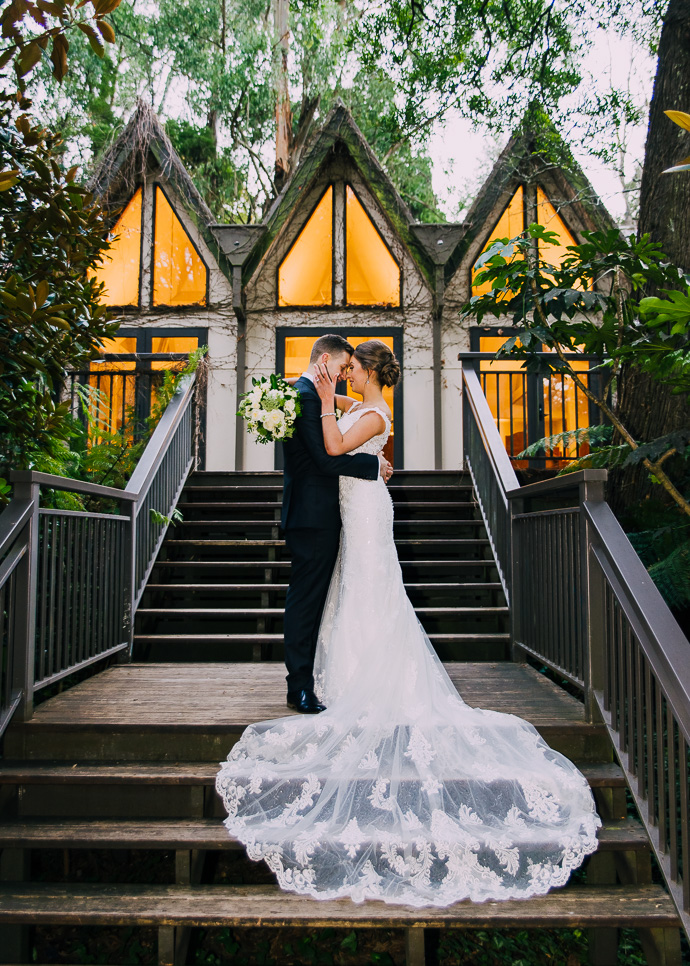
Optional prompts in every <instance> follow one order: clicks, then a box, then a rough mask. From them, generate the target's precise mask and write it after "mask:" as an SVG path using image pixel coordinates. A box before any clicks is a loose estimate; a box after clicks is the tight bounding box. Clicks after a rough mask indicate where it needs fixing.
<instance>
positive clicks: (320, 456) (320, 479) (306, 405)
mask: <svg viewBox="0 0 690 966" xmlns="http://www.w3.org/2000/svg"><path fill="white" fill-rule="evenodd" d="M295 388H296V389H299V393H300V400H301V403H302V414H301V415H300V416H298V417H297V420H296V422H295V434H294V436H293V437H292V438H291V439H286V440H285V442H284V443H283V452H284V455H285V468H284V476H283V481H284V482H283V512H282V519H281V526H282V527H283V530H290V529H297V528H303V529H310V530H330V529H334V530H337V529H339V528H340V506H339V499H338V477H339V476H354V477H356V478H357V479H360V480H375V479H376V478H377V477H378V475H379V472H380V469H379V459H378V456H372V455H370V454H369V453H356V454H355V455H354V456H349V455H347V454H346V455H344V456H329V455H328V453H327V452H326V446H325V444H324V441H323V430H322V428H321V400H320V398H319V395H318V393H317V391H316V389H315V388H314V384H313V383H312V382H310V380H309V379H304V378H300V379H298V380H297V382H296V383H295Z"/></svg>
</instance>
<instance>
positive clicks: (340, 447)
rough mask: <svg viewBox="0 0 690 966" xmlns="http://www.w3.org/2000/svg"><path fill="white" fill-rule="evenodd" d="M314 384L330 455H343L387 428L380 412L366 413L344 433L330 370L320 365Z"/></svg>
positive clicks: (324, 440)
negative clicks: (336, 409)
mask: <svg viewBox="0 0 690 966" xmlns="http://www.w3.org/2000/svg"><path fill="white" fill-rule="evenodd" d="M314 386H315V387H316V391H317V392H318V394H319V397H320V399H321V416H322V419H321V423H322V430H323V442H324V445H325V447H326V452H327V453H328V455H329V456H341V455H342V454H343V453H350V452H352V450H353V449H357V447H358V446H361V445H362V443H366V441H367V440H368V439H371V438H372V436H378V435H379V433H382V432H383V430H384V429H385V426H386V422H385V420H384V418H383V416H381V415H379V413H375V412H370V413H365V414H364V415H363V416H362V417H361V419H358V420H357V422H356V423H355V424H354V426H353V427H352V429H348V431H347V432H346V433H345V435H344V436H343V434H342V433H341V432H340V430H339V429H338V423H337V421H336V418H335V412H334V409H333V406H334V402H335V385H334V383H333V381H332V379H331V378H330V376H329V374H328V370H327V369H325V368H324V367H320V368H319V370H318V371H317V373H316V374H315V376H314ZM348 408H349V407H348Z"/></svg>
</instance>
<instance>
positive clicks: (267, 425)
mask: <svg viewBox="0 0 690 966" xmlns="http://www.w3.org/2000/svg"><path fill="white" fill-rule="evenodd" d="M263 423H264V429H267V430H268V431H269V433H273V432H275V431H276V430H277V429H278V427H281V428H284V426H285V416H284V415H283V414H282V413H281V412H280V410H278V409H272V410H271V412H270V413H269V414H268V415H267V416H265V417H264V420H263Z"/></svg>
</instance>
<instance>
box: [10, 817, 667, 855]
mask: <svg viewBox="0 0 690 966" xmlns="http://www.w3.org/2000/svg"><path fill="white" fill-rule="evenodd" d="M597 838H598V841H599V851H608V852H611V851H632V852H636V851H643V850H646V849H648V848H649V839H648V838H647V833H646V832H645V829H644V826H643V825H642V824H641V823H640V822H638V821H636V820H635V819H627V820H625V821H621V822H607V823H606V824H605V825H604V826H603V827H602V828H600V829H599V831H598V834H597ZM241 847H242V846H241V844H240V843H239V842H237V841H236V840H235V839H233V838H231V837H230V835H228V832H227V830H226V828H225V826H224V825H223V823H222V820H221V819H220V818H184V819H175V820H170V819H167V820H163V819H150V820H145V819H138V820H137V819H134V820H113V819H81V820H79V819H64V820H60V819H53V820H50V819H47V820H46V819H36V820H33V821H26V820H24V821H15V822H0V848H7V849H38V848H42V849H98V848H109V849H130V848H132V849H225V850H226V849H238V848H241Z"/></svg>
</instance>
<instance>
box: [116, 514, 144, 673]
mask: <svg viewBox="0 0 690 966" xmlns="http://www.w3.org/2000/svg"><path fill="white" fill-rule="evenodd" d="M138 506H139V504H138V501H126V500H123V501H122V502H121V503H120V512H121V513H122V514H123V515H125V514H126V515H128V516H129V523H128V524H127V538H126V542H125V593H124V601H123V603H124V614H123V619H124V624H123V631H124V639H125V640H126V641H127V643H128V645H129V646H128V647H127V649H126V650H124V651H120V653H119V654H118V663H128V662H129V661H131V660H132V649H133V647H134V612H135V605H134V601H135V594H136V573H137V507H138Z"/></svg>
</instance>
